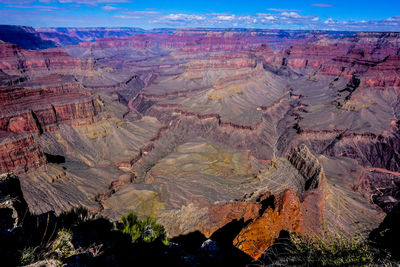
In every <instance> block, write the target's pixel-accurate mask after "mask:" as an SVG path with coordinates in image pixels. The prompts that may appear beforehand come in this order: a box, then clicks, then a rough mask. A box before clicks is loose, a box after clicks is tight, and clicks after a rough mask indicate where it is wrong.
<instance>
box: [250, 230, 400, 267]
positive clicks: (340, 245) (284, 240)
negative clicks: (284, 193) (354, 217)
mask: <svg viewBox="0 0 400 267" xmlns="http://www.w3.org/2000/svg"><path fill="white" fill-rule="evenodd" d="M396 264H398V263H395V262H394V261H393V260H392V259H391V256H390V254H389V253H388V252H387V251H384V250H380V249H377V248H376V247H375V246H373V244H372V243H371V242H370V241H368V240H361V239H360V238H359V236H355V237H348V236H345V235H343V234H331V233H325V237H324V238H321V237H317V236H314V237H303V236H300V235H298V234H295V233H290V234H288V233H286V234H285V233H284V234H283V235H282V233H281V236H280V238H278V240H276V242H275V244H274V245H273V246H271V247H270V248H269V249H268V251H266V252H265V254H264V256H263V258H262V259H261V260H260V261H259V262H257V263H256V264H254V265H251V266H396Z"/></svg>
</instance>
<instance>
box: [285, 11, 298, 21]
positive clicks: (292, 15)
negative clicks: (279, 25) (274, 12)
mask: <svg viewBox="0 0 400 267" xmlns="http://www.w3.org/2000/svg"><path fill="white" fill-rule="evenodd" d="M281 15H282V16H284V17H289V18H296V19H297V18H301V16H300V15H299V14H298V13H296V12H282V13H281Z"/></svg>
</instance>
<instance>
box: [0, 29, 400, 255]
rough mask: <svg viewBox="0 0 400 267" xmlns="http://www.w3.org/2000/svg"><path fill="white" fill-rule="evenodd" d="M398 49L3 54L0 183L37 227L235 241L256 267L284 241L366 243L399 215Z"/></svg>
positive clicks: (378, 38) (317, 36)
mask: <svg viewBox="0 0 400 267" xmlns="http://www.w3.org/2000/svg"><path fill="white" fill-rule="evenodd" d="M92 30H93V33H91V30H89V29H88V30H87V36H86V37H85V38H88V40H89V39H90V38H95V37H92V35H95V32H96V31H97V30H96V29H92ZM118 31H119V30H118ZM48 32H52V31H51V30H47V33H48ZM55 32H58V33H57V34H59V33H60V32H63V34H65V35H75V34H76V35H78V33H77V32H78V30H76V29H75V30H71V29H69V30H65V31H64V30H55ZM103 32H104V37H108V36H107V34H108V33H106V30H104V31H103ZM53 33H54V32H53ZM120 33H121V35H122V34H123V30H121V32H120ZM102 34H103V33H102ZM100 35H101V34H100ZM57 36H58V37H57ZM57 36H56V35H54V36H53V37H54V38H61V37H59V35H57ZM101 36H102V35H101ZM53 37H51V38H53ZM90 40H91V39H90ZM86 41H87V40H86ZM59 42H61V39H60V41H59ZM71 42H72V41H71ZM268 45H271V47H272V48H273V49H272V48H271V47H269V46H268ZM399 49H400V45H399V42H398V34H395V33H393V34H378V33H363V34H356V35H354V34H350V33H324V32H298V31H264V30H219V29H217V30H212V29H185V30H176V31H172V32H161V33H156V32H144V33H136V34H135V35H133V36H123V37H120V38H117V37H110V38H104V39H99V40H96V41H94V42H83V43H80V44H79V45H73V46H68V47H66V48H57V49H48V50H44V51H27V50H24V49H21V48H19V47H18V46H16V45H12V44H8V43H1V44H0V55H1V57H0V70H1V71H0V105H1V110H0V131H1V132H0V133H1V135H0V137H1V143H0V144H1V149H0V156H1V159H2V162H1V164H0V166H1V168H2V169H1V170H2V172H9V171H15V172H19V173H21V175H20V178H21V179H20V180H21V185H22V189H23V191H24V196H25V198H26V199H27V203H28V206H29V209H30V210H31V211H32V212H34V213H43V212H47V211H49V210H54V211H55V212H56V213H60V212H62V211H64V210H67V209H69V208H70V207H71V206H80V205H83V206H85V207H88V208H89V209H90V210H92V211H95V212H100V213H101V214H102V215H104V216H107V217H109V218H113V219H117V218H119V217H120V215H121V214H124V213H126V212H128V211H131V210H134V211H135V212H137V213H138V214H139V215H142V216H146V215H151V216H156V217H158V218H160V220H161V221H162V223H163V224H164V225H165V227H166V228H167V229H168V231H169V233H170V235H171V236H179V235H182V234H190V233H192V232H194V231H199V232H201V233H202V234H203V235H204V236H205V237H209V238H211V239H212V238H213V237H214V238H215V235H220V233H221V232H222V233H226V232H229V231H232V229H233V228H235V229H236V227H237V229H236V231H235V233H233V232H232V233H231V234H232V237H233V238H232V240H231V241H232V244H235V246H236V248H238V249H240V250H242V251H244V252H245V253H247V254H248V255H251V256H252V257H253V258H258V257H259V256H260V253H262V252H263V251H264V250H265V249H266V248H267V247H268V246H269V245H270V244H272V243H273V242H274V240H275V238H277V237H278V236H279V232H280V231H282V230H290V231H295V232H299V233H300V234H303V235H312V234H318V235H321V234H322V232H323V231H322V228H321V225H323V226H324V228H326V229H329V230H330V231H341V232H345V233H349V234H351V233H354V232H355V231H356V230H357V231H358V230H360V229H362V231H363V232H364V230H365V232H368V231H369V230H370V229H372V228H374V227H376V226H377V225H378V224H379V223H380V222H381V220H382V217H383V215H384V212H383V211H386V212H389V210H391V209H392V208H393V206H394V205H395V204H396V203H397V202H398V192H397V191H398V190H397V187H396V183H397V178H396V177H397V173H398V168H399V166H400V155H399V146H400V139H399V116H400V109H399V107H400V97H399V92H400V90H399V81H398V71H399V70H398V63H399V57H398V51H399ZM371 170H372V171H371ZM376 187H379V188H381V187H382V188H384V189H383V190H381V191H379V190H377V189H376ZM264 225H269V227H268V229H265V228H263V226H264ZM239 226H240V227H239ZM338 228H339V229H338ZM265 240H267V242H261V241H265Z"/></svg>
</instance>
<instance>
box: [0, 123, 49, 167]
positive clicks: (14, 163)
mask: <svg viewBox="0 0 400 267" xmlns="http://www.w3.org/2000/svg"><path fill="white" fill-rule="evenodd" d="M46 162H47V160H46V157H45V154H44V152H43V150H42V148H41V147H40V146H39V145H38V144H37V143H36V142H35V139H34V138H33V136H32V135H29V134H28V135H15V134H8V133H4V132H1V131H0V173H6V172H11V171H13V172H15V173H21V172H25V171H27V170H29V169H35V168H38V167H40V166H42V165H44V164H46Z"/></svg>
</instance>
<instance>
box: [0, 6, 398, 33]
mask: <svg viewBox="0 0 400 267" xmlns="http://www.w3.org/2000/svg"><path fill="white" fill-rule="evenodd" d="M0 24H15V25H29V26H33V27H63V26H68V27H95V26H104V27H105V26H126V27H141V28H145V29H150V28H160V27H169V28H181V27H215V28H221V27H240V28H267V29H268V28H271V29H276V28H281V29H321V30H357V31H400V0H381V1H373V0H363V1H362V0H332V1H323V0H322V1H319V0H314V1H313V0H306V1H299V0H297V1H289V0H279V1H278V0H274V1H269V0H244V1H243V0H236V1H235V0H230V1H228V0H197V1H188V0H186V1H178V0H0Z"/></svg>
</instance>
